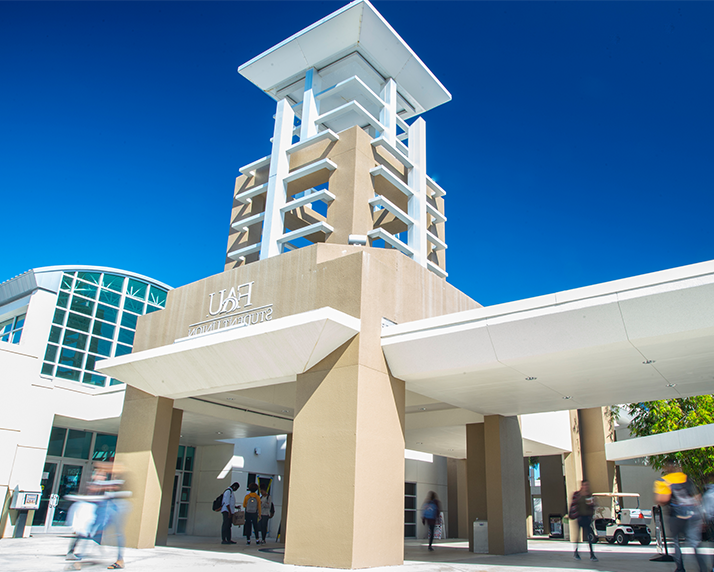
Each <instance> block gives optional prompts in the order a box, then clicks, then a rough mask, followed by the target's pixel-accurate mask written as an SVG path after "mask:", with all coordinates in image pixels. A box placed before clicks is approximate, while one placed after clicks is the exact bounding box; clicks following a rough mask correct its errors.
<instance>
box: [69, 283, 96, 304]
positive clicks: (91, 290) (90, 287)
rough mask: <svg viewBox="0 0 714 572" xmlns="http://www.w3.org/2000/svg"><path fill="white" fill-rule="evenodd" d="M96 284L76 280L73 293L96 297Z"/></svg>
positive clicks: (94, 298)
mask: <svg viewBox="0 0 714 572" xmlns="http://www.w3.org/2000/svg"><path fill="white" fill-rule="evenodd" d="M97 290H98V288H97V286H95V285H94V284H87V283H86V282H81V281H79V280H77V281H76V282H75V283H74V293H75V294H81V295H82V296H84V297H86V298H91V299H92V300H96V299H97Z"/></svg>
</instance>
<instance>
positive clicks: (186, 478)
mask: <svg viewBox="0 0 714 572" xmlns="http://www.w3.org/2000/svg"><path fill="white" fill-rule="evenodd" d="M192 476H193V473H184V474H183V486H184V487H190V486H191V477H192Z"/></svg>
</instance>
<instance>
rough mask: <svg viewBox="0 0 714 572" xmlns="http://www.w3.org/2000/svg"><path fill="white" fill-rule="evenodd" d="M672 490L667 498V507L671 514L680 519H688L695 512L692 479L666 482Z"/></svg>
mask: <svg viewBox="0 0 714 572" xmlns="http://www.w3.org/2000/svg"><path fill="white" fill-rule="evenodd" d="M668 484H669V488H670V489H671V491H672V496H671V497H670V499H669V508H670V512H671V514H672V516H676V517H677V518H681V519H688V518H692V517H693V516H694V513H695V512H696V510H695V509H696V506H697V501H696V499H695V498H694V494H693V493H694V490H693V489H694V486H693V484H692V481H690V480H689V477H687V480H685V481H684V482H683V483H668Z"/></svg>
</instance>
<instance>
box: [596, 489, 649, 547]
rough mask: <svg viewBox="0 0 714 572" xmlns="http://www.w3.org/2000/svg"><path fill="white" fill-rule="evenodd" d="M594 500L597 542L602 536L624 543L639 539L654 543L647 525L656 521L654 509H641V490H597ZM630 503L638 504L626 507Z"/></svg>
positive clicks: (609, 540) (611, 540) (642, 542)
mask: <svg viewBox="0 0 714 572" xmlns="http://www.w3.org/2000/svg"><path fill="white" fill-rule="evenodd" d="M593 499H594V500H595V514H594V515H593V528H594V530H593V531H592V532H591V534H592V535H593V542H597V541H599V540H600V539H605V540H607V541H608V542H609V543H610V544H615V543H617V544H620V545H624V544H627V543H628V542H631V541H635V540H637V541H639V543H640V544H649V543H650V542H652V536H651V534H650V529H649V528H648V527H647V525H648V524H649V523H650V521H651V520H652V511H651V510H641V509H640V495H639V494H638V493H593ZM630 504H632V505H635V507H634V508H628V507H625V505H630Z"/></svg>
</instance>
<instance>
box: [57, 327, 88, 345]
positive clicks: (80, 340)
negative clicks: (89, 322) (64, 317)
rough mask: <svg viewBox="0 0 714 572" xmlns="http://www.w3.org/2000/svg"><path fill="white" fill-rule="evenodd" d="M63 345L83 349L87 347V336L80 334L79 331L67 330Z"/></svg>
mask: <svg viewBox="0 0 714 572" xmlns="http://www.w3.org/2000/svg"><path fill="white" fill-rule="evenodd" d="M62 345H63V346H67V347H69V348H77V349H78V350H83V349H85V348H86V347H87V336H86V335H85V334H78V333H77V332H72V331H70V330H65V332H64V340H63V341H62Z"/></svg>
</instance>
